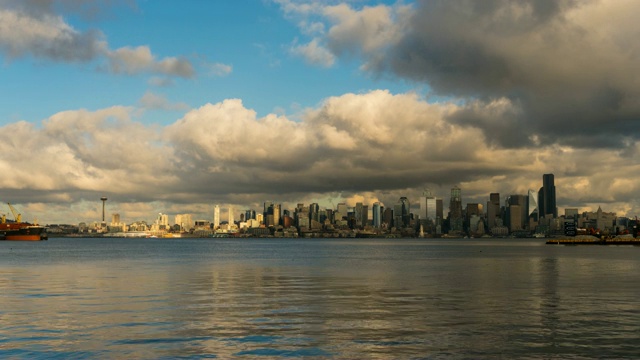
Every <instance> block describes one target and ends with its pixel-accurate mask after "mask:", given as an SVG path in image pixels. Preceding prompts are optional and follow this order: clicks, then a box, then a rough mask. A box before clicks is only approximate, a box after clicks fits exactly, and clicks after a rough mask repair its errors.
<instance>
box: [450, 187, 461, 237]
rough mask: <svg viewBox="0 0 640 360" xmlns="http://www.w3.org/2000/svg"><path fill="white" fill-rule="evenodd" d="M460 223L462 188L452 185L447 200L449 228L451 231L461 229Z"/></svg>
mask: <svg viewBox="0 0 640 360" xmlns="http://www.w3.org/2000/svg"><path fill="white" fill-rule="evenodd" d="M462 225H463V221H462V190H460V188H459V187H457V186H454V187H453V188H451V199H450V200H449V228H450V230H451V231H462Z"/></svg>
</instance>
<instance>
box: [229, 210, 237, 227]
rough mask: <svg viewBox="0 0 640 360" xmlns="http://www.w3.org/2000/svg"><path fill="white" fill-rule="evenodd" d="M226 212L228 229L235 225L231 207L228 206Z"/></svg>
mask: <svg viewBox="0 0 640 360" xmlns="http://www.w3.org/2000/svg"><path fill="white" fill-rule="evenodd" d="M227 210H228V214H229V227H231V226H233V224H235V220H234V218H233V207H232V206H229V209H227Z"/></svg>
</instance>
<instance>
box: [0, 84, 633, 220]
mask: <svg viewBox="0 0 640 360" xmlns="http://www.w3.org/2000/svg"><path fill="white" fill-rule="evenodd" d="M143 99H145V100H144V101H145V102H146V101H148V102H149V103H151V104H154V103H158V104H160V105H162V104H165V102H166V99H164V98H162V97H160V96H158V95H156V94H153V93H149V94H147V95H145V97H143ZM141 102H143V100H141ZM507 105H508V104H507V103H504V102H503V103H500V102H498V103H495V104H492V105H490V106H487V108H482V103H477V104H475V105H474V106H476V107H478V109H477V110H478V111H479V112H484V113H487V114H491V113H492V112H494V113H495V112H496V111H501V110H499V109H500V108H505V106H506V107H507V108H508V106H507ZM458 111H461V105H456V104H451V103H439V104H429V103H427V102H426V101H424V100H423V99H421V98H419V97H418V96H417V95H416V94H395V95H394V94H391V93H389V92H388V91H381V90H378V91H371V92H368V93H363V94H344V95H342V96H336V97H331V98H328V99H326V100H325V101H324V102H323V103H322V104H321V105H320V106H318V107H317V108H313V109H307V110H306V111H305V112H304V113H303V114H302V115H301V116H300V119H298V120H295V121H294V120H292V119H289V118H287V116H284V115H275V114H269V115H267V116H264V117H258V116H257V115H256V113H255V111H253V110H251V109H247V108H246V107H245V106H244V105H243V103H242V101H240V100H238V99H229V100H225V101H223V102H220V103H216V104H206V105H204V106H202V107H200V108H197V109H192V110H191V111H189V112H187V113H186V114H185V115H184V116H183V117H182V118H181V119H179V120H177V121H176V122H175V123H173V124H171V125H169V126H166V127H160V126H148V125H144V124H142V123H140V122H138V121H136V120H135V114H136V110H135V108H128V107H119V106H116V107H111V108H107V109H101V110H97V111H88V110H74V111H65V112H61V113H57V114H54V115H53V116H51V117H50V118H49V119H47V120H45V121H44V122H43V124H42V126H41V127H36V126H34V125H32V124H29V123H26V122H17V123H13V124H9V125H6V126H4V127H2V128H0V132H2V133H11V134H12V136H11V137H8V138H7V139H5V141H3V142H0V152H1V153H2V154H4V156H3V157H2V158H1V159H0V172H1V173H2V174H3V176H2V177H0V197H2V198H3V199H6V200H5V201H10V202H12V203H17V204H20V205H21V206H29V204H31V203H33V204H34V205H33V206H32V207H28V209H29V210H30V212H31V214H29V216H33V217H38V218H39V219H40V220H41V221H43V222H64V221H65V219H64V217H65V216H68V215H69V214H71V211H77V212H79V213H84V214H87V215H86V216H87V218H80V219H76V218H74V221H80V220H84V221H89V220H91V218H90V216H92V215H91V214H94V215H95V213H96V211H97V210H95V209H94V210H92V208H91V206H90V205H88V204H89V203H91V201H94V200H95V202H96V203H97V202H98V200H97V199H99V197H100V196H102V195H104V194H106V195H108V197H109V199H110V204H111V205H110V206H111V209H112V210H111V211H113V212H120V213H121V215H122V216H123V217H125V218H126V219H128V220H127V221H129V220H131V221H133V220H134V219H132V218H131V217H130V216H140V214H142V213H144V211H145V210H144V209H149V212H150V215H149V216H154V214H155V213H157V212H158V211H164V209H180V208H181V206H184V208H187V207H188V208H189V209H209V208H210V204H212V203H229V204H234V205H236V206H238V207H254V206H255V204H259V203H261V202H262V201H264V200H266V199H271V200H275V201H282V202H283V203H284V202H291V203H295V202H297V201H311V200H314V201H321V202H322V200H323V199H325V201H324V203H327V202H328V199H330V198H333V199H334V200H335V199H338V198H340V199H346V200H348V201H349V202H350V203H352V202H354V201H361V200H362V201H365V202H369V201H373V199H375V200H380V201H382V202H384V203H387V204H393V203H395V202H396V201H397V199H398V197H399V196H407V197H409V198H410V199H413V198H415V196H417V195H418V194H420V193H421V191H422V189H423V188H424V187H429V188H431V190H432V191H433V192H434V193H435V194H436V195H437V196H441V197H444V198H445V199H446V198H447V195H448V191H449V189H450V188H451V186H453V185H456V184H457V185H460V186H461V187H462V190H463V199H464V201H465V202H481V203H482V202H484V201H486V198H487V197H488V194H489V193H490V192H500V193H501V194H504V195H505V196H506V195H509V194H515V193H525V192H526V190H528V189H534V190H536V189H538V188H539V187H540V186H541V176H542V174H544V173H549V172H551V173H555V175H556V186H557V189H558V190H557V192H558V203H559V206H560V207H561V208H562V207H565V206H570V207H578V208H580V209H581V210H586V209H588V207H591V206H593V205H594V204H600V205H602V207H603V209H605V210H606V211H624V212H627V211H628V212H629V213H630V214H632V215H633V214H635V213H637V212H638V211H640V202H638V201H637V200H636V199H635V197H634V195H633V194H635V193H637V191H638V190H640V185H638V186H636V185H634V184H636V183H637V181H635V179H636V178H637V177H638V176H640V172H638V169H636V168H635V167H628V166H627V164H628V162H629V161H630V159H633V158H634V157H637V156H640V145H639V143H638V142H635V143H632V144H631V145H630V146H631V147H630V148H628V149H626V150H625V151H621V150H619V149H617V150H610V149H593V150H585V149H580V148H574V147H570V146H557V145H554V146H545V145H541V146H538V147H535V148H532V147H523V148H520V149H505V148H501V147H498V146H494V145H488V144H487V141H486V138H485V136H484V134H483V132H482V131H480V130H479V129H476V128H474V127H469V126H464V125H459V124H456V123H452V122H450V121H449V120H448V119H449V118H450V116H451V114H454V113H456V112H458ZM593 169H598V171H597V172H594V171H593ZM612 174H614V179H615V181H613V180H612ZM87 202H89V203H87ZM445 202H446V201H445ZM43 203H44V204H48V206H44V207H43V206H41V205H37V204H43ZM142 203H150V204H151V205H149V207H146V208H145V207H141V206H138V205H136V204H142ZM61 204H64V206H62V205H61ZM181 204H184V205H181ZM368 205H370V204H368ZM63 208H66V209H69V208H70V209H72V210H61V209H63ZM48 209H56V210H55V211H49V210H48ZM151 209H155V210H153V211H152V210H151ZM621 214H622V213H621ZM195 215H199V216H205V215H206V214H195ZM67 221H69V220H68V219H67Z"/></svg>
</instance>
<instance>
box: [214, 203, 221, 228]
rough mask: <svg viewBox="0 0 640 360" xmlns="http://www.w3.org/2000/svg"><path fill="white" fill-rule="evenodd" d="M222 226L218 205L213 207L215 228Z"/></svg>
mask: <svg viewBox="0 0 640 360" xmlns="http://www.w3.org/2000/svg"><path fill="white" fill-rule="evenodd" d="M219 227H220V206H218V205H216V206H215V207H214V208H213V228H214V229H217V228H219Z"/></svg>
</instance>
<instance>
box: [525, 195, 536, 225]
mask: <svg viewBox="0 0 640 360" xmlns="http://www.w3.org/2000/svg"><path fill="white" fill-rule="evenodd" d="M527 216H529V217H530V218H534V219H535V220H536V221H537V220H538V196H537V194H536V191H535V190H529V197H528V203H527Z"/></svg>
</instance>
